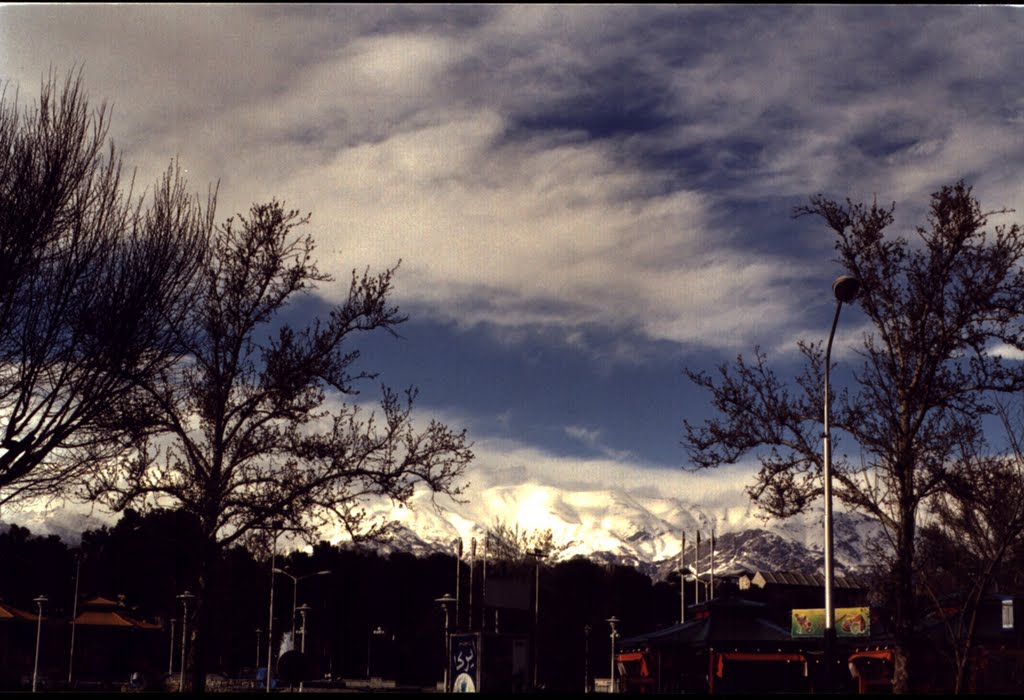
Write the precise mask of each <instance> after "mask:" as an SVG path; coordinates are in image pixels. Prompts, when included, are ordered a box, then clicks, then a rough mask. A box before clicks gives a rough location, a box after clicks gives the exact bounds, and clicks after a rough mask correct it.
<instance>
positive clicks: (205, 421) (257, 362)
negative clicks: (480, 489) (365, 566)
mask: <svg viewBox="0 0 1024 700" xmlns="http://www.w3.org/2000/svg"><path fill="white" fill-rule="evenodd" d="M308 218H309V217H308V216H307V217H300V216H299V214H298V213H297V212H295V211H287V210H285V209H284V208H283V206H282V205H281V204H280V203H278V202H270V203H268V204H260V205H256V206H253V207H252V209H251V210H250V213H249V215H248V216H239V217H238V219H237V220H235V219H229V220H228V221H227V222H226V223H225V224H224V225H223V226H222V227H219V228H218V230H217V231H216V233H215V236H214V240H213V244H212V247H211V251H210V255H209V258H208V260H207V261H206V263H205V266H204V269H203V270H202V273H201V280H202V282H201V285H200V288H199V290H198V292H197V294H196V296H195V298H194V299H193V300H192V303H191V307H190V313H189V314H188V316H187V317H186V318H185V319H184V320H183V322H182V323H181V324H180V325H179V327H178V336H179V337H180V338H181V339H182V342H183V343H184V345H185V347H186V350H187V361H185V362H181V363H179V364H177V365H176V366H174V367H171V368H168V369H167V371H165V372H163V374H162V375H161V376H160V377H159V379H158V380H157V381H144V382H142V383H141V386H142V391H141V392H140V405H141V406H140V410H142V411H143V412H144V413H145V415H146V416H147V418H148V420H147V422H150V421H151V422H152V424H153V425H154V426H156V431H157V432H159V433H162V435H163V436H162V437H154V439H153V440H151V441H149V443H148V444H144V445H143V446H142V448H143V449H142V450H141V451H140V457H139V458H138V459H137V460H134V461H133V462H131V463H128V464H126V463H121V464H112V465H111V466H110V468H109V469H108V470H107V471H106V472H105V473H104V475H103V477H104V478H103V479H101V480H100V481H97V482H96V483H95V484H93V486H94V488H93V489H92V491H91V494H92V495H93V496H97V497H103V498H104V500H105V501H106V502H107V503H109V504H110V505H111V506H113V507H114V508H116V509H123V508H125V507H127V506H129V505H133V504H139V505H142V504H146V503H153V502H164V503H168V504H173V505H174V506H175V507H177V508H180V509H182V510H184V511H185V512H187V513H190V514H191V515H193V516H194V517H195V518H196V519H197V521H198V523H199V525H200V530H201V535H202V542H200V543H199V547H200V550H201V552H200V560H201V562H202V564H201V567H200V568H201V574H200V578H199V581H198V583H197V585H198V589H199V590H198V591H196V593H197V594H198V596H199V600H198V601H197V607H196V614H197V615H198V624H197V625H196V626H195V627H194V629H195V636H194V641H195V644H194V645H193V650H194V653H193V661H194V663H193V669H194V673H193V674H192V678H193V681H192V682H193V686H192V687H193V689H196V690H202V689H203V687H204V683H205V661H206V655H205V650H204V649H203V647H202V643H203V634H204V631H205V630H207V629H208V624H209V614H208V608H209V606H208V605H206V604H205V602H204V600H203V596H204V595H205V594H206V592H207V591H209V590H211V589H212V588H213V585H212V583H211V580H210V579H211V577H212V576H213V575H214V567H213V566H212V564H213V562H215V561H216V560H217V558H218V556H219V552H220V551H221V550H222V549H223V548H224V547H225V546H227V545H230V544H232V543H235V542H239V541H244V539H245V538H247V537H251V536H252V535H253V534H254V533H255V532H257V531H259V530H261V529H266V528H270V527H272V526H274V525H273V523H275V522H278V521H279V522H280V527H283V528H286V529H290V530H292V531H295V532H298V533H304V534H306V535H309V536H310V537H311V538H314V541H315V538H316V535H317V533H318V531H319V530H320V528H321V527H322V526H324V525H327V524H332V525H338V524H340V525H341V526H343V527H344V528H346V529H347V530H348V532H349V533H350V534H351V535H352V536H353V537H363V536H370V535H373V534H378V533H380V532H381V531H382V529H383V528H386V526H387V523H380V522H376V521H372V520H371V519H369V518H368V517H367V516H366V512H365V510H364V508H363V504H364V503H365V502H366V499H367V498H390V499H392V500H393V501H396V502H399V503H407V502H408V501H409V499H410V498H411V496H412V494H413V491H414V489H415V488H416V486H417V485H424V486H425V487H426V488H428V489H430V490H431V492H433V493H447V494H452V495H455V494H458V493H459V491H460V483H459V480H460V478H461V476H462V474H463V471H464V468H465V466H466V465H467V464H468V462H469V461H470V460H471V458H472V452H471V450H470V448H469V445H468V443H467V439H466V435H465V433H464V432H462V433H457V432H453V431H452V430H450V429H449V428H448V427H447V426H445V425H443V424H441V423H439V422H436V421H431V422H430V423H429V425H427V426H426V427H424V428H422V429H420V428H417V427H416V426H414V422H413V417H412V402H413V399H414V397H415V391H414V390H409V391H407V392H405V393H404V394H400V393H397V392H395V391H392V390H391V389H387V388H385V389H383V397H382V399H381V403H380V412H379V413H376V412H372V413H370V414H369V415H367V413H366V412H365V410H363V409H361V408H360V407H359V406H358V405H356V404H354V403H349V402H346V400H345V399H346V396H351V395H353V394H355V393H356V390H357V387H358V385H359V384H360V383H361V382H362V381H364V380H368V379H371V378H373V377H374V375H372V374H369V373H367V372H365V371H360V370H358V369H357V362H358V360H359V359H360V354H359V351H358V350H357V349H354V348H352V347H351V341H352V337H353V336H355V335H357V334H359V333H362V332H368V331H372V330H375V329H379V330H384V331H390V332H394V331H395V328H396V327H397V326H398V325H399V324H401V323H402V322H403V321H404V320H405V317H404V316H402V315H401V314H400V313H399V311H398V309H397V308H396V307H395V306H393V305H391V304H390V302H389V297H390V295H391V291H392V276H393V272H394V270H387V271H385V272H382V273H380V274H377V275H370V274H369V273H364V274H362V275H357V274H353V276H352V280H351V283H350V286H349V291H348V295H347V297H346V298H345V300H344V301H343V302H341V303H340V304H338V305H337V306H335V307H334V308H333V309H331V311H330V314H329V316H328V317H327V318H325V319H318V320H316V321H314V322H312V323H311V324H309V325H308V326H306V327H304V328H300V329H296V328H293V327H292V326H290V325H288V324H287V323H284V322H283V320H282V319H281V315H282V313H283V312H284V310H285V308H286V306H287V305H288V304H289V303H290V302H291V303H296V302H298V301H300V300H301V296H302V293H303V292H306V291H308V290H309V289H311V288H312V287H313V286H315V285H316V284H317V283H319V282H323V281H325V280H327V279H328V277H327V275H325V274H322V273H321V272H320V271H319V270H318V269H317V267H316V265H315V264H314V262H313V260H312V253H313V247H314V246H313V241H312V239H311V238H310V237H309V236H302V235H300V234H299V232H298V230H297V229H298V228H300V227H301V226H303V225H305V224H306V223H307V222H308Z"/></svg>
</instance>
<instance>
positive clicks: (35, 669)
mask: <svg viewBox="0 0 1024 700" xmlns="http://www.w3.org/2000/svg"><path fill="white" fill-rule="evenodd" d="M32 602H33V603H35V604H36V605H37V606H39V616H38V617H37V618H36V659H35V663H34V664H33V666H32V692H33V693H34V692H36V688H37V687H38V683H39V640H40V639H41V638H42V636H43V604H44V603H48V602H50V599H49V598H47V597H46V596H44V595H41V596H38V597H36V598H33V599H32Z"/></svg>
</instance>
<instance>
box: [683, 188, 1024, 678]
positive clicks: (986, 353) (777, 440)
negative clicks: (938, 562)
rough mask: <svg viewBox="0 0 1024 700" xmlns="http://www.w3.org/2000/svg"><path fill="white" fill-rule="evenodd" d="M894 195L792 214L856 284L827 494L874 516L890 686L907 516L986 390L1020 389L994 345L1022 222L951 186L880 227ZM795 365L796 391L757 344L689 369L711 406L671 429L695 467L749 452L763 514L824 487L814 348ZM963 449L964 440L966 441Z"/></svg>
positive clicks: (937, 475)
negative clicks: (813, 224)
mask: <svg viewBox="0 0 1024 700" xmlns="http://www.w3.org/2000/svg"><path fill="white" fill-rule="evenodd" d="M892 212H893V207H888V208H886V207H879V206H878V205H877V204H872V205H870V206H865V205H863V204H853V203H850V202H847V203H846V204H841V203H838V202H835V201H832V200H829V199H826V198H824V197H821V196H818V197H814V198H812V200H811V203H810V205H809V206H807V207H801V208H799V209H798V210H797V212H796V213H797V214H798V215H814V216H818V217H821V218H822V219H823V220H824V222H825V223H826V225H827V226H828V228H829V229H831V230H832V232H833V233H834V234H835V236H836V244H835V249H836V252H837V254H838V262H839V263H840V265H841V267H842V268H843V270H844V271H845V272H846V273H847V274H850V275H852V276H854V277H856V278H858V279H859V280H860V285H861V292H860V295H859V296H858V298H857V300H856V301H855V302H854V303H855V304H857V305H858V306H859V307H860V308H861V309H862V311H863V313H864V314H865V315H866V316H867V318H868V320H869V321H870V324H871V329H870V331H869V332H867V333H866V334H865V335H864V338H863V343H862V345H861V346H860V350H859V355H860V358H861V365H860V368H859V370H858V371H857V372H856V375H855V378H854V384H855V389H853V390H850V391H843V392H841V393H840V394H839V395H838V397H837V398H836V400H835V401H834V402H833V415H832V427H833V428H835V429H838V430H840V431H842V432H843V433H844V434H845V435H846V436H848V437H849V438H851V439H852V440H853V442H854V443H855V445H856V448H857V450H858V451H859V452H860V454H859V455H857V457H856V458H854V459H849V458H848V457H847V456H846V455H838V456H837V457H836V458H835V459H834V462H833V479H834V481H835V493H836V495H837V497H838V498H839V499H841V500H842V501H843V502H845V503H846V504H848V505H849V506H851V507H853V508H856V509H858V510H861V511H863V512H865V513H868V514H870V515H872V516H873V517H875V518H877V519H878V521H879V522H880V523H881V525H882V526H883V531H884V533H885V537H886V542H887V543H888V546H889V554H890V555H891V556H890V565H891V572H892V581H891V591H892V600H893V601H894V604H895V608H896V613H895V614H896V619H895V651H896V670H895V676H894V679H893V686H894V690H896V691H897V692H906V691H908V690H910V688H911V668H912V664H911V663H910V656H911V650H912V644H913V630H914V623H915V587H914V576H913V571H914V560H915V556H914V555H915V538H916V532H917V529H916V521H917V516H918V513H919V510H920V509H921V507H922V505H923V504H924V503H925V502H926V501H927V500H928V499H930V498H933V497H935V496H937V495H939V494H942V493H944V492H946V491H948V490H949V489H950V485H951V479H950V478H951V476H952V475H954V474H956V473H957V472H958V470H959V469H960V465H961V463H962V461H963V457H964V455H965V454H966V453H969V452H973V450H974V449H975V448H977V446H978V443H979V441H980V440H981V437H982V419H983V418H984V417H985V416H986V415H989V414H991V413H992V412H993V405H992V403H991V401H990V395H991V394H992V393H1003V394H1006V393H1011V392H1016V391H1019V390H1020V389H1021V388H1022V387H1024V365H1022V364H1021V363H1019V362H1007V361H1004V359H1003V358H1002V356H1001V352H1002V351H1003V350H1005V349H1007V348H1008V349H1009V351H1011V352H1019V351H1022V350H1024V332H1022V326H1021V313H1022V311H1024V268H1022V265H1021V263H1022V262H1024V232H1022V231H1021V229H1020V227H1019V226H1017V225H1012V226H1010V227H1005V226H999V227H996V229H995V232H994V234H993V233H989V232H987V231H986V226H987V223H988V215H986V214H984V213H983V212H982V210H981V208H980V205H979V204H978V201H977V200H976V199H975V197H974V196H973V194H972V191H971V188H969V187H967V186H966V185H965V184H964V183H963V182H959V183H957V184H955V185H952V186H946V187H943V188H942V189H941V190H940V191H938V192H936V193H935V194H933V195H932V198H931V207H930V211H929V215H928V226H927V228H924V227H919V228H918V229H917V239H916V240H915V241H913V242H912V241H911V240H909V239H908V238H906V237H903V236H889V235H887V229H888V228H889V227H890V225H891V224H892V223H893V213H892ZM799 347H800V350H801V352H802V353H803V355H804V360H805V369H804V372H803V373H802V374H801V375H800V376H799V377H797V378H796V384H795V387H794V388H792V389H791V388H790V387H789V386H788V385H787V384H785V383H784V382H782V381H781V380H779V379H778V378H777V377H776V375H775V374H774V373H773V372H772V371H771V369H770V368H769V366H768V362H767V358H766V357H765V355H764V354H763V353H761V352H760V351H759V350H758V351H756V352H755V357H754V360H753V362H747V361H745V360H744V359H743V358H742V357H739V358H738V359H737V360H736V363H735V364H734V365H732V366H729V365H723V366H721V367H720V368H719V370H718V373H717V376H712V375H709V374H707V373H704V372H692V371H688V372H687V374H688V375H689V377H690V378H691V379H692V380H693V381H694V382H695V383H696V384H697V385H698V386H700V387H703V388H705V389H707V390H708V391H709V392H710V394H711V398H712V403H713V405H714V407H715V408H716V409H717V411H718V413H719V416H718V417H715V418H712V419H710V420H708V421H706V422H705V423H704V424H703V425H692V424H689V423H687V424H686V425H685V438H684V441H683V442H684V445H685V446H686V448H687V449H688V451H689V454H690V457H691V458H692V460H693V464H694V466H695V468H698V469H700V468H707V467H715V466H718V465H720V464H726V463H732V462H735V461H736V460H738V459H739V458H740V456H741V455H743V454H745V453H747V452H748V451H751V450H758V451H760V454H759V457H760V462H761V470H760V473H759V474H758V476H757V480H756V482H755V484H754V485H753V487H751V489H750V492H751V495H752V496H753V497H754V498H755V499H757V500H758V501H759V503H761V504H762V505H763V506H764V507H765V508H766V509H767V510H768V512H770V513H771V514H774V515H778V516H788V515H792V514H794V513H798V512H801V511H803V510H805V509H807V508H808V507H809V506H810V504H811V503H812V502H813V500H814V499H815V498H817V497H818V496H819V495H820V494H821V493H822V483H821V472H822V452H821V449H820V446H821V443H820V436H821V414H822V390H821V387H822V386H823V381H822V377H823V369H824V353H823V349H822V346H821V343H813V344H809V343H800V344H799ZM965 450H966V452H965Z"/></svg>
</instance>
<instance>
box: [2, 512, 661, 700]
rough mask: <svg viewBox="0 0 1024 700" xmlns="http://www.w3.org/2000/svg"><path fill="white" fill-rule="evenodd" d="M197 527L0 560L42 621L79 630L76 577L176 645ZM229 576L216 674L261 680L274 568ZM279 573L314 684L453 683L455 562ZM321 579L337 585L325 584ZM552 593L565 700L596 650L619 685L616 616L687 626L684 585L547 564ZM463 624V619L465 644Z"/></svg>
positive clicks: (526, 620) (42, 547) (176, 518)
mask: <svg viewBox="0 0 1024 700" xmlns="http://www.w3.org/2000/svg"><path fill="white" fill-rule="evenodd" d="M195 528H196V526H195V524H194V522H192V521H190V519H189V518H188V517H187V516H185V515H183V514H182V513H180V512H176V511H155V512H153V513H150V514H147V515H140V514H138V513H136V512H134V511H128V512H126V513H125V514H124V516H123V517H122V518H121V519H120V521H119V522H118V523H117V524H116V525H114V526H112V527H103V528H100V529H97V530H90V531H87V532H85V533H83V535H82V539H81V544H80V546H77V547H76V546H70V545H68V544H66V543H65V542H64V541H63V540H61V539H60V538H58V537H57V536H53V535H51V536H45V537H43V536H34V535H32V534H31V533H30V531H29V530H27V529H26V528H24V527H20V526H17V525H12V526H10V528H9V529H8V530H7V531H6V532H4V533H0V561H2V562H4V566H2V567H0V599H2V600H4V601H5V602H7V603H10V604H11V605H14V606H16V607H19V608H21V609H23V610H27V611H32V610H34V605H33V603H32V599H33V598H35V597H36V596H38V595H40V594H43V595H46V596H47V597H48V598H49V601H50V602H49V603H48V604H47V616H48V617H64V618H65V619H70V618H71V616H72V611H73V606H74V598H75V596H74V591H75V585H76V574H77V577H78V590H79V600H80V601H83V600H87V599H88V598H90V597H92V596H103V597H106V598H111V599H115V600H120V601H122V603H123V605H124V606H125V609H126V611H127V612H128V613H129V614H131V615H132V616H134V617H136V618H137V619H144V620H148V621H152V622H157V623H159V624H161V625H163V626H164V629H165V633H164V634H165V637H166V635H169V634H170V623H169V621H170V620H171V619H172V618H175V619H177V620H179V627H178V635H180V629H181V628H180V618H181V612H182V607H181V603H180V601H179V600H178V599H177V597H176V596H178V595H179V594H181V593H183V592H184V591H186V590H193V587H194V583H195V577H196V575H197V570H198V566H199V563H198V561H197V554H196V548H195V546H194V542H195V541H196V539H195V538H196V536H197V533H196V531H195ZM219 566H220V567H221V572H220V574H221V575H220V576H218V577H217V580H218V581H219V586H218V589H217V590H216V591H215V592H214V594H213V597H212V599H211V602H212V606H211V607H212V610H213V615H214V624H213V626H212V632H211V634H212V639H210V644H209V646H208V647H207V649H208V653H209V654H210V657H209V658H208V659H207V663H208V664H209V666H210V668H211V670H212V671H214V672H217V673H222V674H225V675H227V676H231V677H244V676H246V675H249V674H251V673H253V669H254V667H255V666H256V662H257V654H259V663H260V664H261V665H263V664H265V663H266V658H267V638H266V629H267V623H268V617H269V598H270V596H269V593H270V591H269V585H270V561H269V558H263V559H259V558H255V557H254V556H253V555H252V554H250V552H249V551H247V550H245V549H243V548H240V547H237V548H231V549H228V550H226V551H225V553H224V554H223V556H222V557H221V559H220V561H219ZM276 566H277V567H278V568H280V569H282V570H284V571H287V572H288V573H289V574H291V576H295V577H299V585H298V593H297V595H295V597H294V598H293V595H294V594H293V585H294V584H293V581H292V580H291V579H290V578H289V577H288V576H285V575H282V574H278V575H276V576H275V579H276V580H275V588H274V618H275V619H274V623H273V625H274V637H275V649H276V648H277V647H276V642H277V640H279V635H280V633H281V632H290V631H291V629H292V615H291V609H292V604H293V600H294V602H295V603H296V604H297V605H298V606H303V605H308V606H309V607H310V608H311V609H310V611H309V613H308V615H307V630H308V632H307V644H306V655H307V657H308V659H309V662H310V664H311V669H310V670H311V672H312V677H322V676H324V675H327V674H329V675H330V676H332V677H333V678H365V677H367V673H368V670H369V669H368V663H372V666H373V674H372V675H375V676H377V675H380V676H385V677H390V678H393V679H395V680H397V681H399V682H401V683H408V684H421V685H432V684H433V683H435V682H437V681H438V680H440V678H441V669H442V667H443V666H442V664H443V634H444V613H443V610H442V608H441V607H440V606H439V605H438V604H437V603H436V602H435V600H436V599H437V598H439V597H441V596H442V595H444V594H446V593H449V594H454V592H455V587H456V580H455V579H456V569H455V560H454V558H453V555H451V554H440V553H435V554H431V555H429V556H425V557H417V556H414V555H412V554H409V553H405V552H395V553H390V554H386V555H385V554H379V553H378V552H376V551H375V550H373V549H372V548H370V547H363V548H347V547H339V546H334V545H331V544H329V543H327V542H321V543H320V544H318V545H316V546H314V547H313V548H312V550H311V551H309V552H301V551H292V552H290V553H287V554H285V555H280V554H279V555H278V556H277V559H276ZM535 566H536V564H535V563H534V562H527V563H521V564H518V565H509V564H504V565H496V563H495V562H493V561H492V562H491V564H490V567H489V572H488V576H489V577H490V580H491V581H494V580H497V579H498V578H499V577H501V578H505V579H508V578H516V579H518V580H520V581H523V582H529V583H530V584H531V585H532V582H533V581H534V580H536V579H535V577H536V574H537V572H536V569H535ZM322 571H329V572H330V574H325V575H316V574H317V572H322ZM474 573H475V581H474V583H475V585H474V588H475V590H476V601H475V611H476V615H475V618H476V624H475V629H480V624H481V621H483V624H485V625H486V630H487V631H493V629H494V625H495V623H496V621H495V611H494V609H488V610H487V611H486V614H483V613H482V611H481V608H480V605H479V603H480V594H481V588H480V586H481V579H482V560H481V559H480V558H477V560H476V567H475V571H474ZM460 578H461V581H460V585H461V591H462V594H461V604H460V610H461V614H460V616H459V617H460V619H461V625H460V627H461V628H463V629H465V627H466V625H467V624H468V611H469V608H468V595H469V563H468V558H467V560H464V561H463V564H462V569H461V572H460ZM539 580H540V604H539V633H538V638H539V642H538V645H539V652H540V657H539V670H538V680H539V683H540V685H541V686H544V687H547V688H549V689H552V690H558V689H560V690H569V691H572V690H580V689H581V688H582V687H583V683H584V665H585V664H584V656H585V653H586V650H589V673H590V677H591V678H593V677H594V676H602V675H607V673H608V669H607V667H608V663H609V650H610V640H609V628H608V625H607V624H606V623H605V620H606V619H607V618H608V617H610V616H612V615H615V616H616V617H618V618H619V619H620V620H621V621H622V622H621V624H620V625H619V632H620V634H624V635H627V636H628V635H629V634H631V633H639V632H644V631H649V630H651V629H655V628H657V627H660V626H663V625H666V624H671V623H673V622H674V621H675V618H676V617H677V616H678V606H679V589H678V584H676V585H672V584H669V583H654V582H653V581H652V580H651V579H650V578H649V577H647V576H645V575H644V574H642V573H640V572H639V571H637V570H636V569H635V568H633V567H628V566H618V565H611V566H609V565H604V564H597V563H594V562H592V561H589V560H586V559H583V558H575V559H571V560H568V561H564V562H560V563H554V564H549V563H542V564H541V565H540V575H539ZM529 595H530V598H529V600H530V606H531V608H530V609H529V610H504V609H503V610H499V611H498V613H497V617H498V619H497V624H498V625H499V631H500V632H502V633H522V634H530V633H531V631H532V624H533V609H532V605H533V600H534V599H533V590H532V588H531V589H530V593H529ZM301 624H302V619H301V616H297V617H296V622H295V625H296V628H297V629H301ZM455 625H456V623H455V616H454V611H452V617H451V626H452V631H455ZM587 626H589V627H590V633H589V638H587V633H586V631H585V630H586V628H587ZM375 630H378V634H377V635H374V631H375ZM166 638H167V639H168V640H169V637H166ZM374 654H376V655H377V658H375V659H374V658H373V655H374ZM368 656H369V657H370V658H368ZM167 662H168V659H167V657H166V655H165V656H164V657H163V658H155V659H153V661H152V668H150V669H146V670H148V671H150V672H153V673H159V672H161V671H163V670H166V668H167Z"/></svg>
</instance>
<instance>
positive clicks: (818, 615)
mask: <svg viewBox="0 0 1024 700" xmlns="http://www.w3.org/2000/svg"><path fill="white" fill-rule="evenodd" d="M835 630H836V636H837V637H868V636H870V635H871V609H870V608H836V619H835ZM790 632H791V634H792V635H793V636H794V637H824V636H825V609H824V608H805V609H802V610H793V614H792V617H791V620H790Z"/></svg>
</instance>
